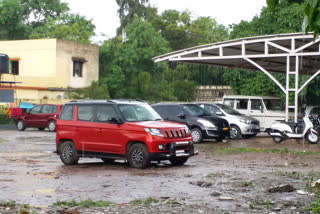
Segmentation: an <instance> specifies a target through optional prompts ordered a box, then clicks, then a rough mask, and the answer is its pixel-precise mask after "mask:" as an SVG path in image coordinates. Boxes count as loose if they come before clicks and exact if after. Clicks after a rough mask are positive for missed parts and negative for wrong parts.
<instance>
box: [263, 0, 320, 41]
mask: <svg viewBox="0 0 320 214" xmlns="http://www.w3.org/2000/svg"><path fill="white" fill-rule="evenodd" d="M283 1H285V0H267V5H268V7H269V9H270V11H275V10H277V8H278V7H279V5H281V3H282V2H283ZM286 1H288V0H286ZM289 2H290V3H299V4H301V3H303V2H304V3H305V4H304V10H303V15H304V18H303V24H302V26H301V28H302V31H304V32H305V33H308V32H310V31H313V33H314V38H316V37H318V36H319V33H320V2H319V0H289Z"/></svg>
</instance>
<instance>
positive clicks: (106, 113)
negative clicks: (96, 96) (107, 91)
mask: <svg viewBox="0 0 320 214" xmlns="http://www.w3.org/2000/svg"><path fill="white" fill-rule="evenodd" d="M115 117H117V114H116V112H115V110H114V108H113V107H112V105H98V106H97V121H98V122H108V121H110V120H111V118H115Z"/></svg>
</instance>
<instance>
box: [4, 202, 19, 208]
mask: <svg viewBox="0 0 320 214" xmlns="http://www.w3.org/2000/svg"><path fill="white" fill-rule="evenodd" d="M15 206H16V202H15V201H0V207H11V208H12V207H15Z"/></svg>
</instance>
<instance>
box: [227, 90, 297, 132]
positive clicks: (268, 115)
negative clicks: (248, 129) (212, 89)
mask: <svg viewBox="0 0 320 214" xmlns="http://www.w3.org/2000/svg"><path fill="white" fill-rule="evenodd" d="M223 104H225V105H227V106H230V107H231V108H234V109H235V110H237V111H238V112H240V113H242V114H244V115H247V116H251V117H254V118H256V119H257V120H259V121H260V129H261V131H264V130H266V129H267V128H270V127H271V125H272V124H273V122H274V121H275V120H284V119H285V117H286V113H285V110H284V109H285V106H284V104H283V103H282V102H281V99H280V98H278V97H267V96H245V95H225V96H224V97H223ZM289 117H290V118H293V113H292V112H289Z"/></svg>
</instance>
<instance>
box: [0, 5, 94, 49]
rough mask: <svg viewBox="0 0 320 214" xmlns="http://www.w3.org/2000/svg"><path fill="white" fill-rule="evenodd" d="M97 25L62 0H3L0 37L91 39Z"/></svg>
mask: <svg viewBox="0 0 320 214" xmlns="http://www.w3.org/2000/svg"><path fill="white" fill-rule="evenodd" d="M94 28H95V26H94V25H93V24H92V22H91V20H86V19H85V18H84V17H83V16H80V15H77V14H70V13H69V8H68V5H67V4H66V3H63V2H61V0H0V39H2V40H13V39H28V38H37V39H38V38H58V39H66V40H73V41H79V42H86V43H88V42H89V39H90V37H91V36H92V35H93V31H94Z"/></svg>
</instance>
